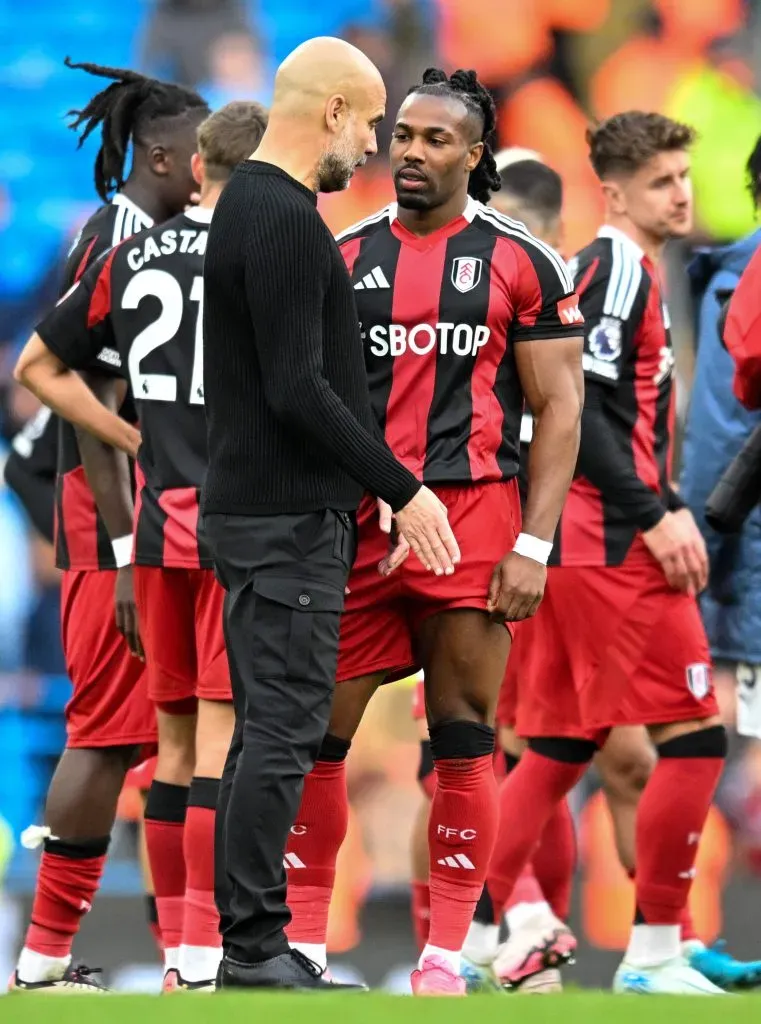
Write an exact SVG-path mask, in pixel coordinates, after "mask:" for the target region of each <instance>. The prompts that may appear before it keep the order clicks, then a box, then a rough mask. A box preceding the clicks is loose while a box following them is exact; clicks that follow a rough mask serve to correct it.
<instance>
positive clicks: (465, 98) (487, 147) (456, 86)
mask: <svg viewBox="0 0 761 1024" xmlns="http://www.w3.org/2000/svg"><path fill="white" fill-rule="evenodd" d="M412 93H419V94H421V95H423V96H448V97H450V98H451V97H455V98H456V99H458V100H459V101H460V102H461V103H462V105H463V106H464V107H465V109H466V110H467V111H468V113H469V114H472V115H473V116H475V117H476V118H478V120H479V121H480V123H481V138H480V140H479V141H480V142H483V144H484V150H483V153H482V154H481V159H480V160H479V161H478V163H477V164H476V166H475V167H474V168H473V170H472V171H471V174H470V180H469V182H468V195H470V196H472V197H473V198H474V199H477V200H478V201H479V202H480V203H488V202H489V199H490V198H491V193H492V192H497V191H498V190H499V189H500V188H501V182H500V177H499V173H498V171H497V165H496V163H495V162H494V141H495V136H494V129H495V127H496V123H497V111H496V108H495V106H494V100H493V99H492V97H491V93H490V92H489V90H488V89H486V88H485V87H484V86H483V85H481V83H480V82H479V81H478V76H477V75H476V72H475V71H463V70H462V69H460V70H459V71H455V72H453V74H451V75H449V76H448V75H447V73H446V71H442V70H441V68H428V69H427V70H426V71H425V72H424V74H423V78H422V81H421V82H420V83H419V84H418V85H413V87H412V88H411V89H410V90H409V92H408V93H407V95H408V96H409V95H411V94H412Z"/></svg>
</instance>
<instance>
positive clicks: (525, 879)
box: [494, 861, 546, 924]
mask: <svg viewBox="0 0 761 1024" xmlns="http://www.w3.org/2000/svg"><path fill="white" fill-rule="evenodd" d="M545 899H546V897H545V895H544V893H543V892H542V887H541V886H540V885H539V882H538V881H537V878H536V875H535V874H534V868H533V866H532V865H531V862H530V861H528V862H527V863H526V864H524V865H523V870H522V871H521V873H520V874H519V875H518V878H517V879H516V882H515V885H514V886H513V891H512V892H511V893H510V896H509V897H508V899H507V902H506V903H505V906H504V910H506V911H507V910H510V908H511V907H515V906H517V905H518V904H519V903H543V902H544V901H545ZM500 916H501V915H498V916H497V920H496V921H495V922H494V923H495V924H499V917H500Z"/></svg>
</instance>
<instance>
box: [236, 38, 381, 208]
mask: <svg viewBox="0 0 761 1024" xmlns="http://www.w3.org/2000/svg"><path fill="white" fill-rule="evenodd" d="M385 107H386V89H385V86H384V85H383V79H382V78H381V74H380V72H379V71H378V69H377V68H376V67H375V65H374V64H373V62H372V61H371V60H370V59H369V58H368V57H366V56H365V54H364V53H362V51H361V50H358V49H357V48H356V46H352V45H351V44H350V43H347V42H345V41H344V40H343V39H333V38H331V37H330V36H321V37H318V38H316V39H310V40H308V41H307V42H306V43H302V44H301V46H298V47H297V48H296V49H295V50H294V51H293V52H292V53H291V54H289V56H288V57H286V58H285V60H284V61H283V63H282V64H281V65H280V67H279V68H278V70H277V74H276V76H275V93H274V99H273V102H272V109H271V110H270V115H269V125H268V128H267V132H266V133H265V136H264V139H263V140H262V145H261V146H260V147H259V149H258V150H257V151H256V153H255V154H254V156H255V158H256V159H258V160H268V161H269V162H271V163H276V164H278V165H279V166H281V167H283V169H284V170H287V171H288V173H290V174H292V175H293V176H294V177H296V178H297V179H298V180H300V181H303V182H304V184H308V185H309V187H311V188H314V189H315V190H316V191H320V192H335V191H338V190H339V189H342V188H346V186H347V185H348V184H349V180H350V179H351V176H352V174H353V173H354V171H355V169H356V168H357V167H358V166H359V165H360V164H363V163H364V162H365V160H366V159H367V157H368V156H372V155H374V154H375V153H376V152H377V149H378V147H377V143H376V140H375V127H376V125H377V124H378V122H379V121H380V120H381V118H382V117H383V114H384V113H385Z"/></svg>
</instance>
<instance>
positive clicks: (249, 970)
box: [217, 949, 367, 992]
mask: <svg viewBox="0 0 761 1024" xmlns="http://www.w3.org/2000/svg"><path fill="white" fill-rule="evenodd" d="M217 988H218V989H232V988H273V989H310V990H314V989H318V990H320V991H327V992H337V991H339V990H351V991H354V992H366V991H367V986H366V985H353V984H344V983H342V982H337V981H330V980H329V979H328V978H326V977H325V971H323V970H322V968H320V967H319V966H318V965H317V964H316V963H315V962H314V961H313V960H310V959H309V957H308V956H304V954H303V953H301V952H299V950H298V949H290V950H288V952H287V953H281V954H280V956H274V957H272V958H271V959H270V960H263V961H262V962H261V963H256V964H244V963H241V962H240V961H238V960H232V959H231V958H230V957H228V956H226V957H225V958H224V959H223V960H222V963H221V964H220V968H219V974H218V975H217Z"/></svg>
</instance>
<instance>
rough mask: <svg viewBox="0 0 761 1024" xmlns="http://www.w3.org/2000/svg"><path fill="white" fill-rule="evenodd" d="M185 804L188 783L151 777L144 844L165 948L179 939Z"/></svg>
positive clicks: (182, 910)
mask: <svg viewBox="0 0 761 1024" xmlns="http://www.w3.org/2000/svg"><path fill="white" fill-rule="evenodd" d="M187 804H188V787H187V786H174V785H172V784H170V783H168V782H157V781H155V780H154V782H153V784H152V785H151V788H150V791H149V793H148V800H147V803H146V808H145V844H146V847H147V849H148V860H149V861H150V865H151V875H152V876H153V888H154V889H155V892H156V909H157V910H158V915H159V927H160V928H161V937H162V939H163V942H164V950H165V951H168V950H176V949H178V948H179V946H180V945H181V943H182V922H183V918H184V913H185V908H184V904H185V887H186V876H185V856H184V852H183V831H184V829H185V816H186V813H187Z"/></svg>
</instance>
